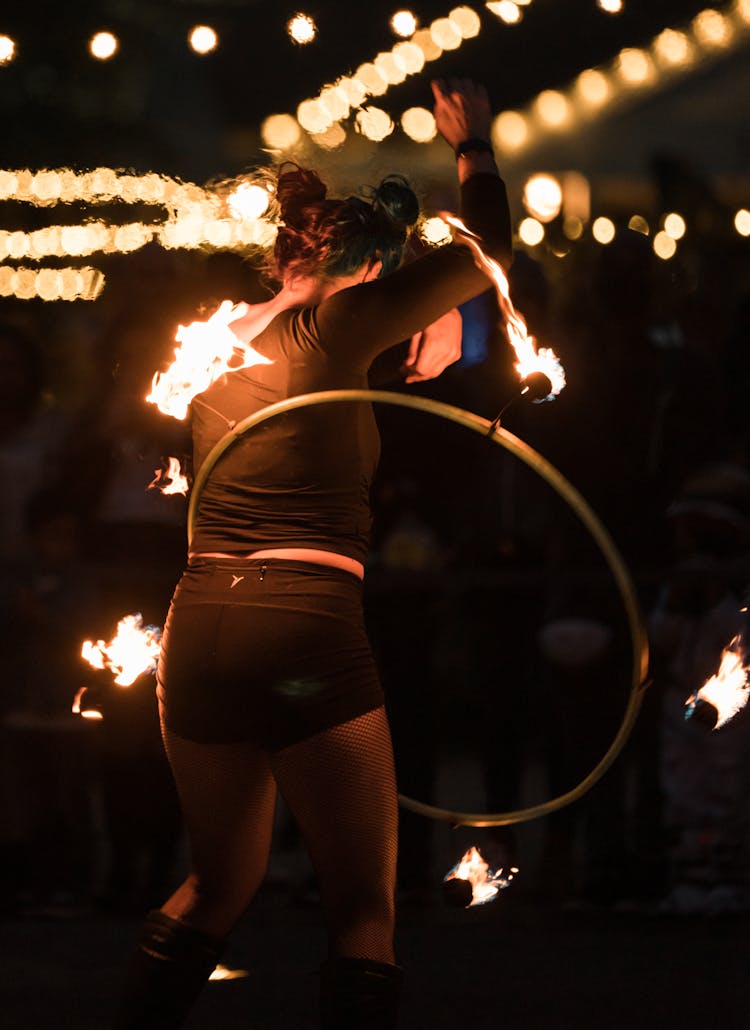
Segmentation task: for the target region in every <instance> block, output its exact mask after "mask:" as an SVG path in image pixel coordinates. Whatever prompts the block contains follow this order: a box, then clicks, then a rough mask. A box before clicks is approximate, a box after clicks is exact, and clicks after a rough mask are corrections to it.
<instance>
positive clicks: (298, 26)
mask: <svg viewBox="0 0 750 1030" xmlns="http://www.w3.org/2000/svg"><path fill="white" fill-rule="evenodd" d="M286 30H287V32H288V33H289V35H290V37H291V38H292V39H293V40H294V42H295V43H299V44H300V45H304V44H306V43H312V41H313V40H314V39H315V37H316V36H317V34H318V28H317V26H316V24H315V22H314V20H313V19H312V18H311V17H310V15H309V14H303V13H302V12H301V11H300V12H299V14H295V15H294V17H293V18H290V19H289V21H288V22H287V26H286Z"/></svg>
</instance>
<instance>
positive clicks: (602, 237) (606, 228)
mask: <svg viewBox="0 0 750 1030" xmlns="http://www.w3.org/2000/svg"><path fill="white" fill-rule="evenodd" d="M615 233H616V229H615V223H614V222H613V221H612V219H611V218H604V217H599V218H596V219H594V223H593V225H592V226H591V235H592V236H593V237H594V239H595V240H596V242H597V243H602V244H604V246H606V245H607V244H608V243H611V242H612V240H613V239H614V238H615Z"/></svg>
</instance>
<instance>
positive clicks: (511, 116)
mask: <svg viewBox="0 0 750 1030" xmlns="http://www.w3.org/2000/svg"><path fill="white" fill-rule="evenodd" d="M528 138H529V126H528V124H527V122H526V119H525V118H524V116H523V115H522V114H521V113H520V112H519V111H501V112H500V114H499V115H498V116H497V118H496V119H495V120H494V122H493V123H492V142H493V143H494V144H495V146H496V147H497V148H498V150H520V148H521V147H522V146H523V145H524V143H526V141H527V140H528Z"/></svg>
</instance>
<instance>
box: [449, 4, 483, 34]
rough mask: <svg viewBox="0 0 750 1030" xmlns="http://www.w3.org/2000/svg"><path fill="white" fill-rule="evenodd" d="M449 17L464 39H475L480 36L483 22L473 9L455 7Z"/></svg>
mask: <svg viewBox="0 0 750 1030" xmlns="http://www.w3.org/2000/svg"><path fill="white" fill-rule="evenodd" d="M448 17H449V18H450V20H451V21H452V22H453V24H454V25H455V26H456V27H457V29H458V31H459V32H460V33H461V35H462V37H463V38H464V39H474V37H475V36H478V35H479V32H480V29H481V28H482V22H481V19H480V17H479V15H478V14H477V12H476V11H475V10H474V8H473V7H454V8H453V10H452V11H451V13H450V14H449V15H448Z"/></svg>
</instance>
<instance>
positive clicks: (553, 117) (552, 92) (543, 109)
mask: <svg viewBox="0 0 750 1030" xmlns="http://www.w3.org/2000/svg"><path fill="white" fill-rule="evenodd" d="M535 107H536V112H537V115H538V116H539V119H540V120H541V121H542V122H543V123H544V124H545V125H546V126H547V127H548V128H550V129H559V128H561V127H562V126H563V125H565V123H566V122H567V121H568V120H569V118H570V105H569V103H568V100H567V98H566V97H565V95H564V94H563V93H560V92H558V90H556V89H545V90H543V91H542V92H541V93H540V94H539V96H538V97H537V98H536V104H535Z"/></svg>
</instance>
